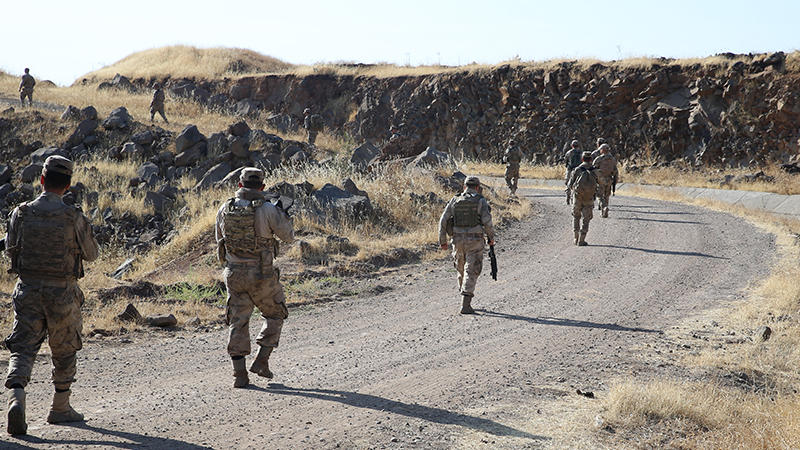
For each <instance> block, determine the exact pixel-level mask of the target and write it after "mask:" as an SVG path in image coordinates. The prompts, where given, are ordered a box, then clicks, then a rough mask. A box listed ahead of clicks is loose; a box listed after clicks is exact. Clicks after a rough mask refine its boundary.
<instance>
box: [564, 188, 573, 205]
mask: <svg viewBox="0 0 800 450" xmlns="http://www.w3.org/2000/svg"><path fill="white" fill-rule="evenodd" d="M564 192H565V193H566V194H567V204H568V205H569V204H571V203H572V198H571V197H572V196H571V195H569V194H570V192H569V188H566V189H564Z"/></svg>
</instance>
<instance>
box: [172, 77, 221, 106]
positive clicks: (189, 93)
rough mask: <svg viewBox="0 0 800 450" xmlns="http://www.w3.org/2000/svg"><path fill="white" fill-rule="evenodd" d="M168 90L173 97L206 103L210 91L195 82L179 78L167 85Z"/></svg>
mask: <svg viewBox="0 0 800 450" xmlns="http://www.w3.org/2000/svg"><path fill="white" fill-rule="evenodd" d="M169 92H170V93H171V94H172V95H173V96H174V97H179V98H185V99H189V100H194V101H196V102H198V103H208V99H209V98H210V97H211V93H209V92H208V91H207V90H205V89H203V88H201V87H198V86H196V85H195V84H193V83H191V82H189V81H186V80H181V81H178V82H177V83H175V84H173V85H172V86H170V87H169Z"/></svg>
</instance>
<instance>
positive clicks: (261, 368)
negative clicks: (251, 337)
mask: <svg viewBox="0 0 800 450" xmlns="http://www.w3.org/2000/svg"><path fill="white" fill-rule="evenodd" d="M272 348H273V347H267V346H265V345H262V346H261V348H259V349H258V354H257V355H256V360H255V361H253V364H251V365H250V372H253V373H254V374H257V375H258V376H261V377H264V378H272V377H273V376H275V375H274V374H273V373H272V371H270V370H269V355H271V354H272Z"/></svg>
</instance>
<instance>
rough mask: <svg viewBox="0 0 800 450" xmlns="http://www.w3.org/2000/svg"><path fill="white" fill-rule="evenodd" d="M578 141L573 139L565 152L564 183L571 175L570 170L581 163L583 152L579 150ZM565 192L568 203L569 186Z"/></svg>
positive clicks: (567, 181)
mask: <svg viewBox="0 0 800 450" xmlns="http://www.w3.org/2000/svg"><path fill="white" fill-rule="evenodd" d="M579 145H580V143H579V142H578V141H577V140H573V141H572V143H571V144H570V149H569V150H567V153H566V154H565V155H564V165H565V166H566V170H565V171H564V184H565V185H566V184H567V183H569V177H570V175H572V171H573V170H575V168H576V167H578V166H580V165H581V155H583V152H582V151H581V149H580V148H578V146H579ZM566 192H567V204H568V205H569V204H570V200H572V199H571V198H570V197H571V196H572V193H571V192H570V190H569V187H567V189H566Z"/></svg>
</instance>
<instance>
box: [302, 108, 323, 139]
mask: <svg viewBox="0 0 800 450" xmlns="http://www.w3.org/2000/svg"><path fill="white" fill-rule="evenodd" d="M304 114H305V115H306V118H305V120H304V121H303V128H305V129H306V130H307V131H308V143H309V144H311V145H314V142H315V141H316V140H317V134H319V132H320V131H322V128H323V127H322V126H320V124H323V123H324V121H323V119H322V116H320V115H319V114H311V111H309V110H308V109H306V110H305V112H304Z"/></svg>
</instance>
